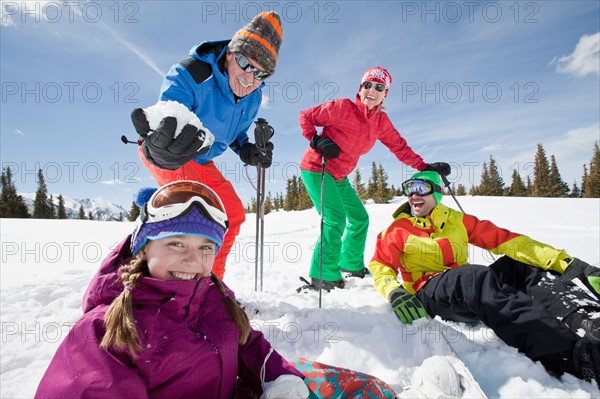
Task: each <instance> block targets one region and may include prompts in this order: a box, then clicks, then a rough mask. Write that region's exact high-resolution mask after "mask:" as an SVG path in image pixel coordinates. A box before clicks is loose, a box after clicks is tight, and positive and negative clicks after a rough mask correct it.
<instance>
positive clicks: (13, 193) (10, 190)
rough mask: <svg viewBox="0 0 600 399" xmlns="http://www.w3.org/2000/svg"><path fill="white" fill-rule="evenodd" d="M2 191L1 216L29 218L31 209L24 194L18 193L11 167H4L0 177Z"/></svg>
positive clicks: (0, 201)
mask: <svg viewBox="0 0 600 399" xmlns="http://www.w3.org/2000/svg"><path fill="white" fill-rule="evenodd" d="M0 185H1V186H2V191H1V193H0V217H2V218H29V217H31V215H30V214H29V210H28V209H27V204H25V200H24V199H23V197H22V196H20V195H18V194H17V188H16V187H15V185H14V183H13V181H12V171H11V169H10V167H7V168H6V169H2V177H1V179H0Z"/></svg>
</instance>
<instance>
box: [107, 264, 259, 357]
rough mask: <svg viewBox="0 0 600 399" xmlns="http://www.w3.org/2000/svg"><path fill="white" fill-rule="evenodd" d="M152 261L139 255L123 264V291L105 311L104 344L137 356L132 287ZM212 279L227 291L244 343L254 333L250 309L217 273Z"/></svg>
mask: <svg viewBox="0 0 600 399" xmlns="http://www.w3.org/2000/svg"><path fill="white" fill-rule="evenodd" d="M148 275H149V274H148V264H147V262H146V260H145V259H142V258H141V257H139V256H138V257H135V258H133V259H132V260H131V261H129V262H128V263H126V264H124V265H123V266H122V267H121V276H120V280H121V283H123V287H124V288H123V291H121V293H120V294H119V295H118V296H117V297H116V298H115V299H114V300H113V301H112V303H111V304H110V306H109V308H108V310H107V311H106V314H105V315H104V326H105V329H106V332H105V333H104V336H103V337H102V341H101V342H100V347H101V348H102V349H104V350H108V349H109V348H111V347H113V348H115V349H117V350H127V351H128V352H129V354H130V355H131V356H132V357H133V358H136V357H137V354H138V353H139V352H140V350H141V349H142V346H141V343H140V338H139V334H138V330H137V326H136V322H135V318H134V317H133V298H132V290H133V289H134V288H135V286H136V283H137V282H138V280H139V279H140V278H141V277H142V276H148ZM210 279H211V281H212V282H213V284H214V285H215V286H216V287H217V289H218V290H219V291H220V292H221V293H222V294H223V298H224V301H225V307H226V308H227V312H228V313H229V315H230V316H231V318H232V319H233V321H234V322H235V324H236V325H237V326H238V328H239V330H240V339H239V344H240V345H244V344H245V343H246V342H247V341H248V337H249V336H250V330H251V327H250V320H249V319H248V315H246V312H245V311H244V310H243V309H242V308H241V307H240V306H239V305H238V303H237V302H236V301H235V300H234V299H233V298H232V297H231V296H230V295H229V293H228V292H227V290H226V289H225V286H224V285H223V283H222V282H221V280H219V278H218V277H217V276H215V275H214V274H213V273H211V275H210Z"/></svg>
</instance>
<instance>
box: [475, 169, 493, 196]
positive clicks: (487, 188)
mask: <svg viewBox="0 0 600 399" xmlns="http://www.w3.org/2000/svg"><path fill="white" fill-rule="evenodd" d="M491 184H492V183H491V179H490V173H489V172H488V167H487V163H485V162H484V163H483V166H482V168H481V178H480V179H479V186H478V187H477V195H491V194H489V193H490V192H491Z"/></svg>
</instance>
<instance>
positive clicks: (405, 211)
mask: <svg viewBox="0 0 600 399" xmlns="http://www.w3.org/2000/svg"><path fill="white" fill-rule="evenodd" d="M449 213H450V208H448V207H447V206H446V205H444V204H441V203H440V204H438V205H437V206H436V207H435V208H433V210H432V211H431V213H430V214H429V216H427V217H417V216H413V215H412V214H411V213H410V205H409V203H408V201H407V202H405V203H403V204H402V205H400V206H399V207H398V208H397V209H396V210H395V211H394V213H393V214H392V216H393V218H394V220H400V219H407V220H408V221H410V222H411V223H412V225H413V226H415V227H418V228H420V229H423V230H429V229H430V228H431V227H432V226H434V227H435V230H443V228H444V227H445V225H446V222H447V221H448V215H449Z"/></svg>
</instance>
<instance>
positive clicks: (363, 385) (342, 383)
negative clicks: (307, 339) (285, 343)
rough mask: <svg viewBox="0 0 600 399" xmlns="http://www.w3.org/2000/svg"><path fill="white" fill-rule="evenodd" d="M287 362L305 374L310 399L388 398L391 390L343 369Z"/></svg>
mask: <svg viewBox="0 0 600 399" xmlns="http://www.w3.org/2000/svg"><path fill="white" fill-rule="evenodd" d="M290 363H291V364H292V365H293V366H294V367H295V368H296V369H297V370H299V371H300V372H301V373H302V374H304V382H305V383H306V385H307V386H308V389H309V390H310V392H311V394H310V398H311V399H329V398H336V399H338V398H339V399H350V398H364V399H370V398H373V399H375V398H378V399H382V398H390V399H393V398H395V397H396V393H395V392H394V390H393V389H392V388H391V387H390V386H389V385H388V384H386V383H385V382H383V381H381V380H380V379H379V378H377V377H374V376H372V375H369V374H365V373H361V372H358V371H353V370H348V369H345V368H342V367H334V366H329V365H327V364H323V363H319V362H314V361H310V360H308V359H305V358H302V357H301V358H298V359H294V360H292V361H290Z"/></svg>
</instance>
